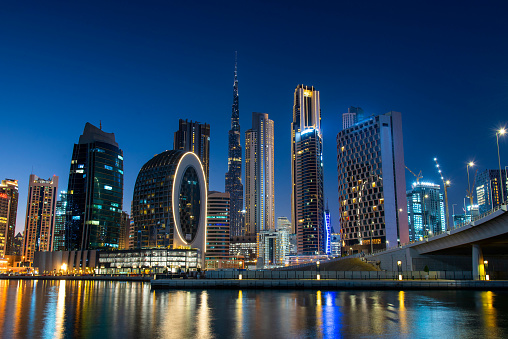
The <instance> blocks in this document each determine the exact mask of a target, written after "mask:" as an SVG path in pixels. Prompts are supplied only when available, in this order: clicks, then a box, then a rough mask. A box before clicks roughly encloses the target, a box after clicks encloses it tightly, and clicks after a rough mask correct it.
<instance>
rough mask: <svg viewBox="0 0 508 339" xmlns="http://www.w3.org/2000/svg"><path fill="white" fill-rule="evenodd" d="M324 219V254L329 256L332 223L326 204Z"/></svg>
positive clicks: (330, 251)
mask: <svg viewBox="0 0 508 339" xmlns="http://www.w3.org/2000/svg"><path fill="white" fill-rule="evenodd" d="M324 218H325V251H326V252H325V253H326V254H328V255H330V254H332V223H331V216H330V209H329V208H328V203H326V209H325V215H324Z"/></svg>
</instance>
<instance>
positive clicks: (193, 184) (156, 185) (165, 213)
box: [132, 150, 207, 253]
mask: <svg viewBox="0 0 508 339" xmlns="http://www.w3.org/2000/svg"><path fill="white" fill-rule="evenodd" d="M206 199H207V187H206V178H205V173H204V171H203V166H202V164H201V161H200V160H199V158H198V157H197V155H196V154H194V153H193V152H183V151H179V150H172V151H166V152H163V153H161V154H158V155H156V156H154V157H153V158H152V159H150V160H149V161H148V162H147V163H146V164H145V165H143V167H142V168H141V170H140V171H139V174H138V177H137V179H136V185H135V186H134V195H133V200H132V217H133V220H134V225H135V228H136V235H137V239H136V243H135V247H137V248H199V249H200V250H201V252H202V253H204V251H205V241H206V213H207V212H206Z"/></svg>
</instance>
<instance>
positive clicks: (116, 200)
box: [65, 122, 123, 251]
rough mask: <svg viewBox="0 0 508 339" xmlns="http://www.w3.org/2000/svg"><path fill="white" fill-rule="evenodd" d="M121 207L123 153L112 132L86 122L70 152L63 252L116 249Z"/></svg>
mask: <svg viewBox="0 0 508 339" xmlns="http://www.w3.org/2000/svg"><path fill="white" fill-rule="evenodd" d="M122 207H123V151H122V150H121V149H120V148H119V147H118V144H117V143H116V141H115V134H114V133H106V132H104V131H102V129H99V128H97V127H95V126H94V125H92V124H90V123H88V122H87V123H86V125H85V129H84V131H83V134H82V135H81V136H80V137H79V142H78V143H77V144H74V150H73V152H72V160H71V168H70V173H69V185H68V189H67V229H66V234H65V242H66V249H67V250H69V251H77V250H93V249H101V250H116V249H118V241H119V236H120V235H119V233H120V222H121V216H122Z"/></svg>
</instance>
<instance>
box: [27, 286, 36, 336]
mask: <svg viewBox="0 0 508 339" xmlns="http://www.w3.org/2000/svg"><path fill="white" fill-rule="evenodd" d="M30 284H31V285H33V288H32V291H31V292H30V293H29V294H30V295H31V302H30V311H29V314H30V316H29V318H28V319H29V320H28V335H30V336H31V337H33V331H34V325H35V324H34V323H35V315H36V314H35V310H36V306H37V304H36V303H37V290H36V287H37V280H30Z"/></svg>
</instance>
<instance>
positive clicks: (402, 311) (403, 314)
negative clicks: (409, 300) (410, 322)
mask: <svg viewBox="0 0 508 339" xmlns="http://www.w3.org/2000/svg"><path fill="white" fill-rule="evenodd" d="M404 298H405V294H404V291H399V319H400V332H401V333H408V327H407V311H406V306H405V304H404Z"/></svg>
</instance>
